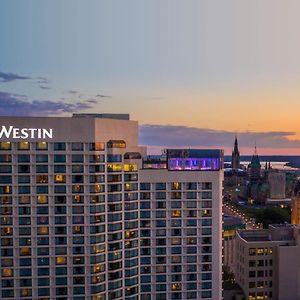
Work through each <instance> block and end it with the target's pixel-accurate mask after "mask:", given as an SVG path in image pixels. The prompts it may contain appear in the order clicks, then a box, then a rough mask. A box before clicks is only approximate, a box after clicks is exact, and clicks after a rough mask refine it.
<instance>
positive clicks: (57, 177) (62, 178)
mask: <svg viewBox="0 0 300 300" xmlns="http://www.w3.org/2000/svg"><path fill="white" fill-rule="evenodd" d="M55 182H56V183H64V182H66V176H65V175H63V174H57V175H55Z"/></svg>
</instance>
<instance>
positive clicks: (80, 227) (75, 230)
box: [73, 225, 83, 233]
mask: <svg viewBox="0 0 300 300" xmlns="http://www.w3.org/2000/svg"><path fill="white" fill-rule="evenodd" d="M73 232H74V233H83V227H82V226H79V225H77V226H74V227H73Z"/></svg>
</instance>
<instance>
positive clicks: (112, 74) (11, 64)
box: [0, 0, 300, 155]
mask: <svg viewBox="0 0 300 300" xmlns="http://www.w3.org/2000/svg"><path fill="white" fill-rule="evenodd" d="M299 11H300V1H299V0H287V1H282V0H265V1H261V0H252V1H238V0H236V1H232V0H228V1H221V0H220V1H216V0H210V1H202V0H184V1H182V0H180V1H177V0H123V1H117V0H87V1H80V0H63V1H62V0H51V1H40V0H26V1H16V0H2V1H1V2H0V114H1V115H50V116H54V115H71V114H72V113H73V112H77V113H78V112H99V113H101V112H114V113H122V112H123V113H130V115H131V118H132V119H134V120H138V121H139V123H140V125H141V127H140V142H141V144H145V145H151V146H154V147H156V146H206V147H223V148H225V149H226V151H227V152H228V151H229V150H230V147H232V145H233V141H234V136H235V134H237V136H238V139H239V143H240V145H241V148H242V154H248V153H250V154H251V153H252V152H253V147H254V145H255V143H256V144H257V147H258V149H259V153H260V154H299V155H300V38H299V37H300V18H299Z"/></svg>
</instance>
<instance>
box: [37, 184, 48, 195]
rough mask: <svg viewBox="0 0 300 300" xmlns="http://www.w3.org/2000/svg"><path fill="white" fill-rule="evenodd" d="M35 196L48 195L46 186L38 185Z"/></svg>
mask: <svg viewBox="0 0 300 300" xmlns="http://www.w3.org/2000/svg"><path fill="white" fill-rule="evenodd" d="M36 193H37V194H48V186H47V185H40V186H37V187H36Z"/></svg>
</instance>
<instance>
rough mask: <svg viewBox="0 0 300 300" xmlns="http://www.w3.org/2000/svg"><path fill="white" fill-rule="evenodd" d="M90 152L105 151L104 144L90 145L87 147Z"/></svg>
mask: <svg viewBox="0 0 300 300" xmlns="http://www.w3.org/2000/svg"><path fill="white" fill-rule="evenodd" d="M89 148H90V151H103V150H105V144H104V143H100V142H97V143H90V145H89Z"/></svg>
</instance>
